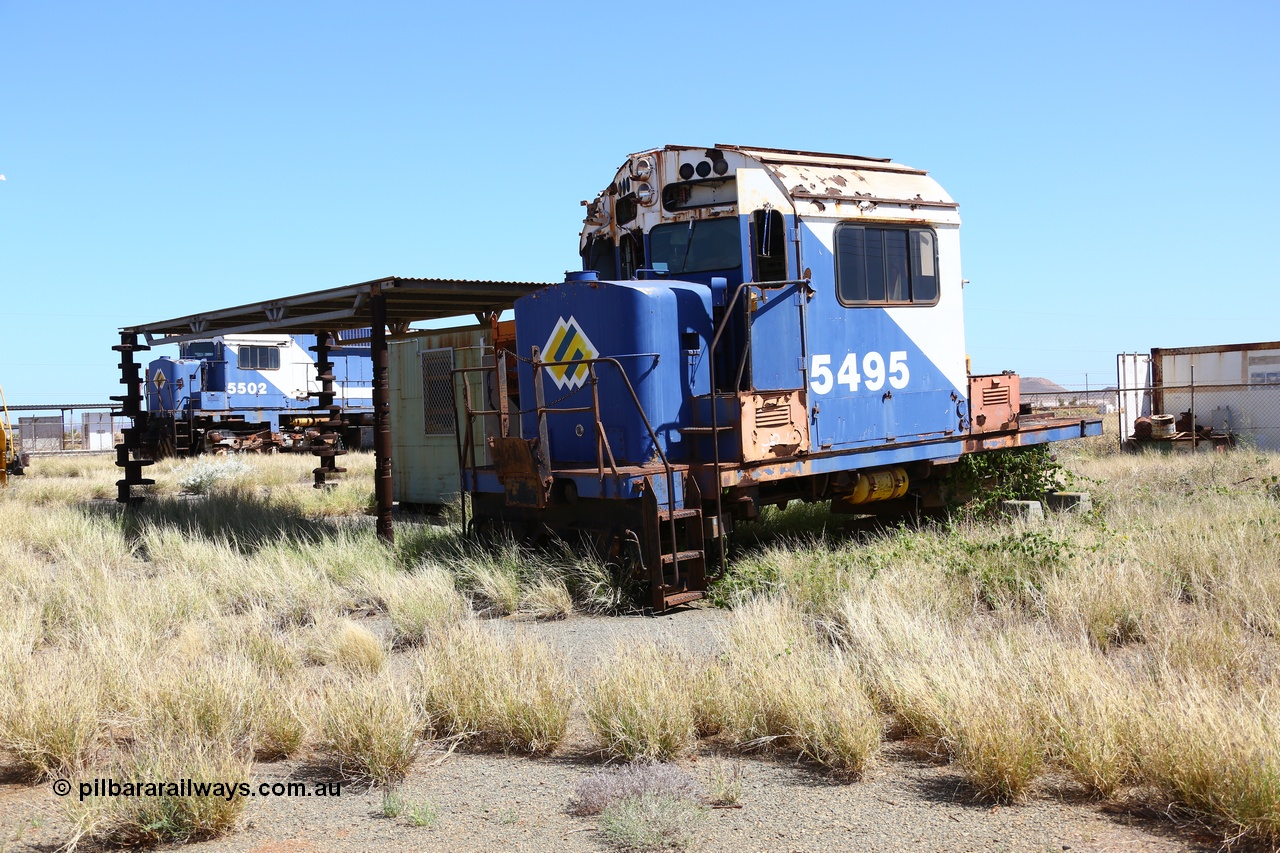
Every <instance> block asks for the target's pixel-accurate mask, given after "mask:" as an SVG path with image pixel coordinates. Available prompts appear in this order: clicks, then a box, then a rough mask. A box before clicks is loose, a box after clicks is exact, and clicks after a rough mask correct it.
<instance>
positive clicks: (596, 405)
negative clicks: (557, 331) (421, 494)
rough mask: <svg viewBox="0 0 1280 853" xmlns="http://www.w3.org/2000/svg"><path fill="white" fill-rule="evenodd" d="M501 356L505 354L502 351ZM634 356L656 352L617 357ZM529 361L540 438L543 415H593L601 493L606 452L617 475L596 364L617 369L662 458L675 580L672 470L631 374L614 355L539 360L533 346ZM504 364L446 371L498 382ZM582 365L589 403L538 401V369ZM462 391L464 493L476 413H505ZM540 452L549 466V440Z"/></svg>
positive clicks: (457, 436) (457, 438) (457, 433)
mask: <svg viewBox="0 0 1280 853" xmlns="http://www.w3.org/2000/svg"><path fill="white" fill-rule="evenodd" d="M503 355H505V353H504V354H503ZM637 355H643V356H653V357H655V358H656V357H657V353H628V354H626V355H623V356H621V357H622V358H629V357H634V356H637ZM531 363H532V364H533V367H534V373H533V375H534V391H535V395H536V397H537V398H538V401H539V402H538V403H537V404H536V405H535V407H534V409H533V411H535V412H536V413H537V416H538V424H539V433H540V438H541V437H542V435H543V434H544V433H545V426H546V416H547V415H548V414H570V413H575V412H592V414H593V415H594V420H595V428H596V471H597V474H598V476H599V478H600V484H601V487H602V493H603V486H604V464H605V457H606V455H607V457H608V462H609V470H610V472H611V473H612V474H613V477H614V479H615V481H616V480H617V478H618V476H619V474H618V463H617V460H616V459H615V458H614V455H613V448H612V447H611V446H610V445H609V437H608V436H607V435H606V434H605V431H604V422H603V420H602V419H601V417H600V396H599V389H598V382H599V377H598V376H597V375H596V365H597V364H611V365H613V366H614V367H615V368H617V371H618V374H619V375H620V376H621V377H622V382H623V384H624V385H625V386H626V388H627V393H628V394H629V395H630V396H631V402H632V403H633V404H634V405H635V407H636V413H637V414H639V415H640V420H641V422H642V423H643V424H644V428H645V430H646V431H647V432H648V433H649V438H650V440H652V441H653V447H654V450H655V451H656V452H657V454H658V458H659V459H660V460H661V461H662V469H663V473H664V474H665V475H666V479H667V510H668V513H667V515H668V523H669V524H670V525H671V541H672V549H673V550H672V554H673V556H672V571H673V572H674V574H675V581H676V582H677V583H679V581H680V557H679V548H678V547H676V545H675V543H676V541H677V540H676V513H675V508H676V507H675V469H674V468H673V467H672V465H671V462H670V460H668V459H667V454H666V453H665V452H663V450H662V445H661V444H660V443H659V441H658V434H657V432H656V431H654V429H653V424H652V423H650V421H649V416H648V415H647V414H646V413H645V411H644V406H643V405H642V404H641V402H640V397H639V395H637V394H636V390H635V386H633V385H632V384H631V377H629V376H627V371H626V370H625V369H623V367H622V362H620V361H619V360H618V358H617V357H609V356H601V357H597V358H584V359H578V360H576V361H542V360H541V359H540V357H539V352H538V350H537V348H536V347H535V348H534V355H533V358H532V359H531ZM504 364H505V358H502V359H500V361H499V363H496V364H493V365H480V366H476V367H455V368H453V369H452V370H451V371H450V373H451V374H452V375H453V376H455V377H457V376H461V375H463V374H467V373H482V372H485V371H490V370H492V371H494V373H495V374H496V375H497V376H498V377H499V382H500V384H501V377H502V372H501V369H500V368H501V367H502V366H503V365H504ZM584 364H585V365H586V366H587V371H588V375H589V377H590V380H591V405H590V406H569V407H564V408H558V409H557V408H554V407H552V406H546V405H543V404H542V403H541V397H542V368H544V367H573V366H577V365H584ZM454 381H455V383H456V382H457V380H456V378H455V380H454ZM462 394H463V412H464V415H465V419H466V437H465V439H464V438H463V437H462V435H461V430H459V429H456V428H455V430H454V443H455V445H456V447H457V451H458V476H459V487H460V490H461V491H462V492H465V491H466V488H465V487H466V482H465V479H464V472H465V471H466V469H467V468H468V467H470V468H471V485H472V487H473V488H474V487H475V484H476V478H477V476H478V466H477V465H476V454H475V447H474V444H473V442H472V440H471V433H472V425H473V423H474V419H475V417H476V416H477V415H480V416H485V415H498V416H499V417H501V416H503V415H505V414H506V413H505V412H503V411H502V410H501V408H499V409H472V408H471V387H470V385H468V384H467V382H465V381H464V382H463V383H462ZM501 404H502V401H501V400H500V401H499V405H500V406H501ZM456 426H457V424H456V422H455V427H456ZM542 452H543V453H544V454H545V457H544V458H546V459H547V461H548V466H549V465H550V460H551V448H550V446H549V442H547V441H542ZM468 461H470V466H468V465H467V463H468ZM461 497H462V528H463V533H464V534H465V532H466V527H467V505H466V499H465V495H461ZM661 572H662V568H661V562H659V563H658V573H659V577H658V582H659V585H661V584H662V582H663V581H664V580H665V578H663V577H662V574H661Z"/></svg>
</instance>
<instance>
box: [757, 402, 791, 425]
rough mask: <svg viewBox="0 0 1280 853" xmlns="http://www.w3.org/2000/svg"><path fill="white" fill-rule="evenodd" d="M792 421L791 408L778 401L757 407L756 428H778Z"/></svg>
mask: <svg viewBox="0 0 1280 853" xmlns="http://www.w3.org/2000/svg"><path fill="white" fill-rule="evenodd" d="M790 423H791V409H790V408H789V407H787V406H779V405H777V404H776V403H773V404H766V405H763V406H760V407H758V408H757V409H756V429H776V428H778V427H784V426H787V425H788V424H790Z"/></svg>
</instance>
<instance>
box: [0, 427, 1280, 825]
mask: <svg viewBox="0 0 1280 853" xmlns="http://www.w3.org/2000/svg"><path fill="white" fill-rule="evenodd" d="M1061 456H1062V458H1063V459H1064V461H1065V462H1066V463H1067V465H1068V467H1070V468H1071V469H1072V471H1073V472H1074V473H1075V474H1076V475H1077V476H1079V477H1081V478H1084V479H1083V480H1082V481H1081V487H1083V488H1088V489H1089V490H1090V491H1092V493H1093V496H1094V500H1095V504H1096V505H1097V507H1098V510H1097V512H1095V513H1094V514H1093V515H1092V516H1075V515H1051V516H1050V517H1049V518H1048V519H1046V521H1045V522H1044V524H1042V525H1040V526H1038V527H1034V528H1031V527H1025V526H1019V525H1016V524H1011V523H1008V522H1003V521H996V522H991V523H982V524H975V523H960V524H956V525H953V526H950V527H936V528H926V529H920V530H913V529H903V530H898V531H890V532H888V533H886V534H883V535H877V536H874V537H870V538H868V539H865V540H858V541H852V540H850V539H848V538H842V537H839V536H836V535H833V533H832V531H833V528H834V525H835V524H837V522H833V520H832V518H831V516H829V515H825V514H824V513H821V512H818V511H815V510H813V509H808V508H800V509H798V510H792V511H788V512H787V513H770V514H769V517H770V519H771V520H770V521H769V524H770V525H771V526H772V529H773V530H774V531H784V530H787V529H793V530H794V531H795V532H796V534H797V537H798V538H796V539H794V540H786V539H783V540H778V539H776V538H775V539H774V540H772V541H771V542H770V544H767V545H765V546H763V547H758V548H747V549H745V550H744V551H743V552H742V553H741V554H739V556H738V557H737V559H736V560H735V563H734V577H733V578H732V579H731V580H730V582H729V583H728V584H726V585H725V586H724V587H723V589H724V590H725V594H726V597H735V595H736V598H735V600H736V602H737V604H738V605H739V607H738V612H737V613H736V614H735V615H734V617H733V627H732V628H731V629H730V634H729V636H728V637H727V638H726V649H727V653H726V655H725V656H723V657H722V658H721V659H719V660H717V661H716V662H715V663H714V664H706V663H695V662H693V661H691V660H688V659H678V660H674V661H673V659H672V654H671V653H670V651H669V650H665V649H660V648H658V647H653V646H646V647H641V648H627V649H619V650H618V651H617V652H616V653H614V654H613V655H611V656H609V657H606V658H604V659H602V660H601V661H599V662H598V664H597V665H596V667H595V669H594V671H593V672H592V673H590V675H589V676H587V677H585V678H584V679H583V683H582V684H580V685H578V687H579V689H580V694H579V695H580V696H581V701H582V702H583V707H584V709H585V710H586V716H587V720H588V729H589V734H590V736H591V737H592V738H593V739H594V740H595V742H596V744H597V745H598V746H599V747H600V749H601V750H602V751H603V752H605V753H606V754H608V755H613V756H625V757H628V758H630V757H655V758H663V757H671V756H678V755H682V754H686V753H688V752H689V751H690V750H692V749H695V748H696V747H697V744H698V739H699V738H700V737H714V738H718V739H720V741H722V742H724V743H728V744H731V745H736V746H737V747H739V748H742V749H755V748H759V747H764V746H765V745H774V746H777V747H781V748H783V749H785V750H788V751H791V752H793V753H796V754H800V755H803V756H805V757H807V758H808V759H810V760H813V761H816V762H820V763H822V764H825V765H828V766H830V767H832V768H833V769H835V770H836V771H838V772H842V773H845V774H848V775H856V774H857V773H858V772H859V771H860V770H861V769H862V768H863V767H864V766H865V765H866V763H867V762H869V761H872V760H874V758H875V755H876V750H877V748H878V743H879V740H880V721H881V720H882V719H885V718H886V717H887V718H888V719H890V720H892V721H893V726H892V729H893V730H894V731H895V732H900V733H908V734H911V735H915V736H919V737H922V738H924V739H926V740H927V741H928V742H929V743H931V744H933V746H934V748H935V749H936V750H937V751H938V752H939V754H940V755H944V756H947V757H949V758H950V759H951V760H953V761H955V763H956V766H957V767H958V768H959V769H960V770H961V771H962V772H963V773H964V774H965V775H966V776H967V778H968V779H969V780H970V782H971V784H972V787H973V792H974V794H975V795H978V796H983V797H986V798H990V799H997V800H1007V799H1019V798H1026V797H1030V796H1036V795H1037V792H1038V791H1041V790H1043V789H1039V788H1037V780H1038V778H1039V777H1040V775H1041V774H1042V773H1044V772H1046V771H1047V770H1051V769H1054V770H1060V771H1062V772H1065V773H1066V774H1067V775H1068V776H1069V777H1070V778H1071V779H1073V780H1075V782H1076V783H1077V784H1078V785H1079V786H1080V789H1081V790H1082V791H1084V792H1086V793H1088V794H1090V795H1092V796H1095V797H1099V798H1108V799H1113V800H1115V801H1117V802H1126V803H1132V802H1139V803H1145V804H1147V805H1149V806H1152V807H1156V808H1159V809H1162V810H1166V811H1168V812H1169V813H1170V814H1173V815H1175V816H1178V817H1179V818H1180V819H1181V818H1192V819H1195V820H1197V821H1200V822H1201V823H1203V824H1204V825H1205V826H1207V827H1211V828H1213V829H1214V830H1215V831H1217V832H1218V833H1220V836H1221V837H1222V838H1223V839H1234V838H1251V839H1258V840H1261V841H1263V842H1264V843H1269V844H1273V845H1274V844H1276V843H1280V830H1278V829H1277V826H1280V819H1278V818H1277V802H1280V792H1277V782H1276V780H1277V778H1280V768H1278V767H1277V765H1276V755H1277V753H1278V752H1280V749H1277V746H1276V745H1277V743H1278V742H1280V723H1278V722H1277V718H1276V716H1275V708H1274V697H1275V695H1276V690H1277V688H1278V687H1280V673H1278V670H1277V665H1276V661H1277V660H1280V641H1278V640H1277V637H1280V500H1277V499H1276V498H1275V497H1273V496H1272V495H1271V494H1270V492H1269V490H1268V485H1269V484H1270V483H1271V482H1273V481H1272V480H1271V478H1273V477H1275V476H1277V475H1280V457H1277V456H1276V455H1274V454H1257V453H1254V452H1251V451H1243V450H1242V451H1237V452H1235V453H1228V454H1201V455H1197V456H1195V457H1189V456H1168V457H1160V456H1121V455H1114V454H1110V453H1106V452H1104V449H1103V448H1101V447H1100V446H1098V445H1097V444H1096V443H1094V444H1092V445H1086V446H1082V447H1081V448H1078V449H1075V450H1064V451H1063V452H1062V453H1061ZM347 459H348V461H347V462H346V463H345V464H347V466H348V467H350V468H352V472H351V473H350V474H349V475H348V477H347V481H348V483H347V484H346V485H343V486H341V487H339V489H335V490H330V491H325V492H319V491H316V490H314V489H311V488H310V477H309V470H310V468H311V467H313V465H314V462H313V460H311V459H310V458H307V457H276V458H266V457H262V458H249V459H248V460H246V461H247V463H248V465H249V468H250V470H249V471H248V472H247V473H246V474H244V475H242V476H241V477H240V478H239V479H238V480H236V481H233V482H228V483H223V484H221V485H217V486H216V487H214V488H212V489H211V494H210V495H209V496H208V497H204V498H199V499H186V498H182V499H179V498H177V497H176V494H177V491H178V482H179V480H180V479H181V478H182V476H183V472H182V470H181V463H175V462H165V463H162V464H160V465H157V466H155V470H156V472H157V480H158V484H157V486H156V489H155V498H154V499H153V500H152V501H150V502H149V503H148V504H144V505H143V507H141V508H139V509H136V510H134V511H131V512H129V513H124V512H121V511H120V510H119V509H118V508H116V507H114V506H112V505H109V504H103V503H98V504H87V503H85V501H88V500H90V499H94V498H101V497H109V496H111V495H112V494H113V493H114V488H113V483H114V480H115V479H116V478H117V476H118V474H117V472H116V470H115V469H114V467H113V466H112V464H111V460H110V459H109V458H108V459H99V460H88V459H75V460H41V461H40V464H38V465H37V466H35V467H33V468H32V469H31V473H30V474H29V476H28V477H27V478H25V479H15V480H14V482H13V485H12V486H11V487H10V488H9V489H7V490H3V491H0V517H3V519H4V521H5V536H4V538H3V539H2V540H0V606H3V607H4V608H5V614H6V618H5V620H3V622H0V679H2V682H0V684H2V687H3V689H0V748H4V749H5V750H6V752H7V753H8V754H12V755H14V756H15V757H16V759H17V761H19V762H20V763H21V764H22V766H23V768H24V769H25V770H26V771H27V772H29V773H31V774H33V775H36V774H57V773H65V772H86V771H93V772H95V773H98V772H102V771H107V770H110V769H112V768H113V767H114V764H113V762H116V761H136V762H151V763H150V764H148V765H147V766H148V767H158V766H160V764H157V763H156V762H161V763H162V762H163V761H172V762H187V761H188V759H190V760H191V761H194V762H195V764H194V765H189V764H182V765H181V766H183V767H184V768H185V767H188V766H197V765H198V766H206V765H207V766H209V767H222V766H223V764H225V768H224V769H226V770H227V772H230V773H233V775H234V773H236V772H240V771H239V770H236V769H235V768H237V767H240V768H242V767H243V766H244V764H243V762H246V761H247V760H248V759H249V757H250V756H251V755H252V754H256V755H257V756H258V757H259V758H267V757H276V756H279V755H286V754H289V753H291V752H292V751H294V750H297V749H300V748H303V747H304V746H306V745H310V746H313V747H319V748H321V749H323V750H325V751H327V752H328V753H329V754H330V755H331V756H332V757H333V759H334V760H335V762H337V763H339V764H340V765H341V766H342V767H343V768H344V771H345V772H348V773H351V774H353V775H359V776H365V777H372V778H376V779H379V780H393V779H395V778H397V777H398V776H399V775H401V774H403V773H404V772H405V771H406V770H407V768H408V767H409V766H410V765H411V763H412V761H413V759H414V756H415V755H416V754H417V751H418V749H419V748H420V741H421V740H422V739H423V738H424V737H426V736H427V726H428V716H430V717H431V719H432V721H434V723H435V725H436V726H437V727H438V728H439V730H440V732H441V733H442V734H443V733H454V734H467V735H471V736H472V739H473V742H474V743H475V744H476V745H477V746H481V747H484V748H492V749H507V750H512V751H525V752H542V751H546V750H549V749H553V748H554V747H555V745H556V744H558V743H560V742H562V740H563V738H564V737H565V736H566V734H565V732H566V730H565V726H567V720H568V717H567V715H568V713H569V707H570V705H571V701H570V697H572V696H573V695H574V694H575V691H574V690H573V689H572V687H573V685H572V683H571V681H570V679H569V676H568V675H566V674H565V669H564V665H563V661H560V660H559V658H558V657H557V656H556V655H553V654H551V653H550V652H549V651H548V650H547V649H546V648H545V647H537V646H526V645H525V644H523V643H522V642H520V641H518V640H517V639H516V638H514V637H513V638H507V637H506V636H505V635H503V634H501V633H500V632H492V631H487V630H486V631H483V632H482V633H483V636H481V634H477V633H475V632H476V631H477V630H478V629H477V627H476V626H474V625H469V624H468V623H467V617H468V614H469V611H470V609H471V604H470V602H469V601H468V600H467V597H466V596H464V595H463V594H461V593H460V592H459V591H458V589H455V587H454V578H455V577H456V578H457V579H458V581H459V584H458V586H459V587H460V588H461V589H462V590H465V591H466V593H467V595H468V596H474V597H475V598H476V600H477V606H478V607H479V608H483V609H487V610H489V611H490V612H491V613H507V612H510V613H521V612H522V611H523V612H524V613H527V614H530V615H535V616H539V617H541V618H553V617H555V616H558V615H562V614H564V613H567V612H568V611H569V609H570V608H572V607H573V601H572V599H571V598H570V597H569V595H568V593H569V591H570V590H572V591H573V593H574V594H575V595H579V596H581V595H582V590H581V589H580V588H579V586H577V585H576V584H575V581H574V577H573V575H572V573H571V572H570V571H569V570H567V569H565V568H564V567H563V566H559V567H558V568H556V567H553V568H556V571H554V572H551V573H546V572H543V571H542V569H543V568H544V566H542V564H541V563H539V562H538V560H540V559H542V558H541V557H539V558H536V559H535V558H533V557H531V556H530V555H528V554H525V553H524V552H521V551H519V549H517V548H515V547H514V546H511V547H508V548H499V549H498V550H497V551H495V552H493V553H490V554H487V555H484V554H479V553H473V552H472V551H470V550H467V549H463V548H461V547H457V546H452V545H451V544H450V540H449V539H448V538H447V537H449V536H450V535H451V534H450V533H448V532H447V531H440V530H439V529H437V528H428V527H426V526H424V527H423V528H420V529H414V528H406V529H405V530H402V531H401V536H400V544H399V545H398V547H397V548H396V549H390V548H386V547H385V546H383V545H382V544H380V543H379V542H378V541H377V540H376V538H375V537H374V535H373V533H372V531H371V530H370V529H369V527H368V525H367V524H365V523H363V522H362V521H360V520H358V519H347V518H342V517H340V516H343V515H346V514H353V513H358V512H359V511H360V510H361V509H363V507H364V505H365V503H366V502H367V498H368V489H367V482H368V481H367V476H366V475H367V474H368V472H369V470H370V468H371V465H372V463H371V460H370V459H369V458H368V457H366V456H364V455H363V454H351V455H350V456H349V457H348V458H347ZM451 549H452V550H451ZM548 565H550V564H548ZM553 575H554V576H553ZM565 580H568V581H569V583H568V585H567V586H566V584H565ZM731 594H733V595H731ZM760 595H764V596H765V597H766V598H767V599H769V600H767V601H757V602H755V603H750V602H751V601H752V600H753V599H754V598H755V597H758V596H760ZM357 612H360V613H368V612H381V613H383V614H385V616H386V617H387V619H388V620H389V621H390V626H391V634H392V638H393V639H392V643H391V644H385V645H384V644H383V643H382V642H381V641H379V640H378V639H377V637H376V636H375V635H373V634H371V633H370V632H368V631H367V630H366V629H365V628H364V627H363V626H362V625H361V624H360V623H359V622H357V621H355V620H354V619H351V616H352V614H354V613H357ZM370 624H372V623H370ZM371 640H372V642H370V641H371ZM406 647H415V649H416V650H415V651H412V652H410V654H412V655H415V658H414V662H415V663H418V664H420V665H419V666H418V667H417V668H416V672H410V671H408V670H409V669H410V668H407V667H404V666H386V665H385V661H386V659H387V657H388V656H389V655H390V654H394V652H393V651H392V649H404V648H406ZM324 662H332V663H334V664H335V665H334V666H332V667H327V668H325V669H315V668H311V664H314V663H324ZM317 683H319V687H318V688H317V687H316V685H317ZM70 685H75V686H76V689H74V690H72V689H69V686H70ZM833 697H835V698H833ZM300 709H305V710H306V711H307V716H308V719H307V720H305V721H304V720H302V719H300V715H299V710H300ZM304 722H305V723H307V725H304ZM202 762H203V764H202ZM220 762H222V764H220ZM232 765H234V767H233V766H232ZM174 766H175V767H177V766H179V765H178V764H176V763H175V764H174ZM157 772H158V771H157ZM179 775H181V774H179ZM103 807H105V804H102V803H98V804H96V805H95V806H94V809H93V810H92V811H93V815H97V817H92V816H91V815H90V814H89V812H86V813H85V818H84V822H83V823H82V826H83V827H84V829H85V831H86V832H92V834H94V835H98V836H99V837H101V838H103V839H104V840H113V839H114V840H133V841H140V840H147V839H146V838H144V836H143V835H138V834H137V832H138V830H137V827H138V826H141V825H150V824H148V823H147V821H152V822H154V820H153V816H150V817H149V816H142V817H138V816H136V815H135V816H132V817H131V816H129V815H121V814H117V815H115V816H114V817H112V816H110V815H107V814H106V813H105V812H103V811H102V810H101V809H102V808H103ZM175 808H176V809H179V811H181V810H182V809H187V811H186V812H182V813H183V814H189V813H190V810H189V809H188V807H187V806H177V805H176V806H175ZM176 813H178V812H175V814H176ZM228 817H229V819H228ZM91 818H92V819H91ZM234 819H235V815H234V814H229V815H223V816H221V817H219V816H217V815H209V816H207V817H192V818H191V819H190V820H187V819H186V818H184V819H183V820H184V821H186V822H185V823H181V822H180V823H181V825H179V824H175V825H174V829H173V832H172V833H171V834H169V835H167V836H165V837H173V838H181V837H184V833H188V829H183V828H182V827H183V826H186V827H189V828H190V834H192V835H197V834H199V833H202V832H215V831H224V830H225V828H226V827H228V826H230V825H231V824H232V823H234ZM130 821H133V822H132V823H131V822H130ZM112 826H116V827H119V829H117V830H110V829H109V827H112ZM131 826H132V827H134V829H129V827H131ZM197 827H205V828H203V829H198V828H197ZM216 827H221V828H216ZM166 832H168V830H166ZM157 837H158V836H157Z"/></svg>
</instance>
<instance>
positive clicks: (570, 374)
mask: <svg viewBox="0 0 1280 853" xmlns="http://www.w3.org/2000/svg"><path fill="white" fill-rule="evenodd" d="M598 355H600V350H598V349H596V345H595V344H593V343H591V339H590V338H588V337H587V333H586V332H584V331H583V330H582V326H580V325H578V321H577V320H575V319H574V318H573V317H572V316H571V317H569V319H568V320H565V318H563V317H561V318H560V319H558V320H556V326H555V328H554V329H552V330H551V337H549V338H547V344H546V346H544V347H543V348H542V360H543V361H554V362H565V363H562V364H555V365H551V366H548V367H547V368H546V371H547V373H550V374H551V379H552V380H553V381H554V382H555V383H556V387H557V388H559V389H560V390H561V391H564V390H566V389H567V390H573V389H575V388H581V387H582V384H583V383H584V382H586V381H587V375H588V370H587V366H586V365H585V364H573V363H571V362H578V361H582V360H584V359H589V358H595V357H597V356H598Z"/></svg>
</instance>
